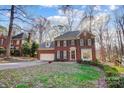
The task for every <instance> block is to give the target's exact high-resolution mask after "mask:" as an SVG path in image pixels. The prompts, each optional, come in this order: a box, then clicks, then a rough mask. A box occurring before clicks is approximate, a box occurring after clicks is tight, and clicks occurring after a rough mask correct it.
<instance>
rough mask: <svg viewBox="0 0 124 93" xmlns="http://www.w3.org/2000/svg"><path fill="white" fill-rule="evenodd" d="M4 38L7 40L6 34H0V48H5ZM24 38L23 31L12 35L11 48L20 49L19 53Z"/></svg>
mask: <svg viewBox="0 0 124 93" xmlns="http://www.w3.org/2000/svg"><path fill="white" fill-rule="evenodd" d="M6 40H7V36H4V35H0V47H1V48H5V49H6ZM24 40H25V34H24V33H20V34H17V35H15V36H13V37H12V40H11V49H17V50H19V51H20V54H21V51H22V45H23V42H24Z"/></svg>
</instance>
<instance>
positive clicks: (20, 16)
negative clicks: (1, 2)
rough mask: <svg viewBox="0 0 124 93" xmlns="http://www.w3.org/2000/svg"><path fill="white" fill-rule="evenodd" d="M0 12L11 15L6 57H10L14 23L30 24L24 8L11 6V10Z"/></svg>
mask: <svg viewBox="0 0 124 93" xmlns="http://www.w3.org/2000/svg"><path fill="white" fill-rule="evenodd" d="M0 11H8V13H10V16H9V27H8V36H7V41H6V57H7V58H9V57H10V49H11V38H12V33H13V24H14V21H15V20H16V21H17V20H18V21H21V22H23V23H25V22H26V23H29V24H30V22H29V21H27V20H26V19H28V17H26V12H24V7H23V6H17V5H11V6H10V8H7V9H0Z"/></svg>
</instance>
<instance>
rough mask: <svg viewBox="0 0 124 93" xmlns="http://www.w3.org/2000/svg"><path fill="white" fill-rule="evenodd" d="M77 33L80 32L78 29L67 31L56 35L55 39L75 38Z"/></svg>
mask: <svg viewBox="0 0 124 93" xmlns="http://www.w3.org/2000/svg"><path fill="white" fill-rule="evenodd" d="M78 34H80V31H69V32H66V33H64V34H63V35H60V36H58V37H56V38H55V40H64V39H68V40H69V39H75V38H76V36H77V35H78Z"/></svg>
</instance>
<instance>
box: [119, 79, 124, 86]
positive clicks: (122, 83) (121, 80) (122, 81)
mask: <svg viewBox="0 0 124 93" xmlns="http://www.w3.org/2000/svg"><path fill="white" fill-rule="evenodd" d="M120 85H121V87H122V88H124V77H120Z"/></svg>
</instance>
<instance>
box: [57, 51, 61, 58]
mask: <svg viewBox="0 0 124 93" xmlns="http://www.w3.org/2000/svg"><path fill="white" fill-rule="evenodd" d="M59 58H60V51H57V59H59Z"/></svg>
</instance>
